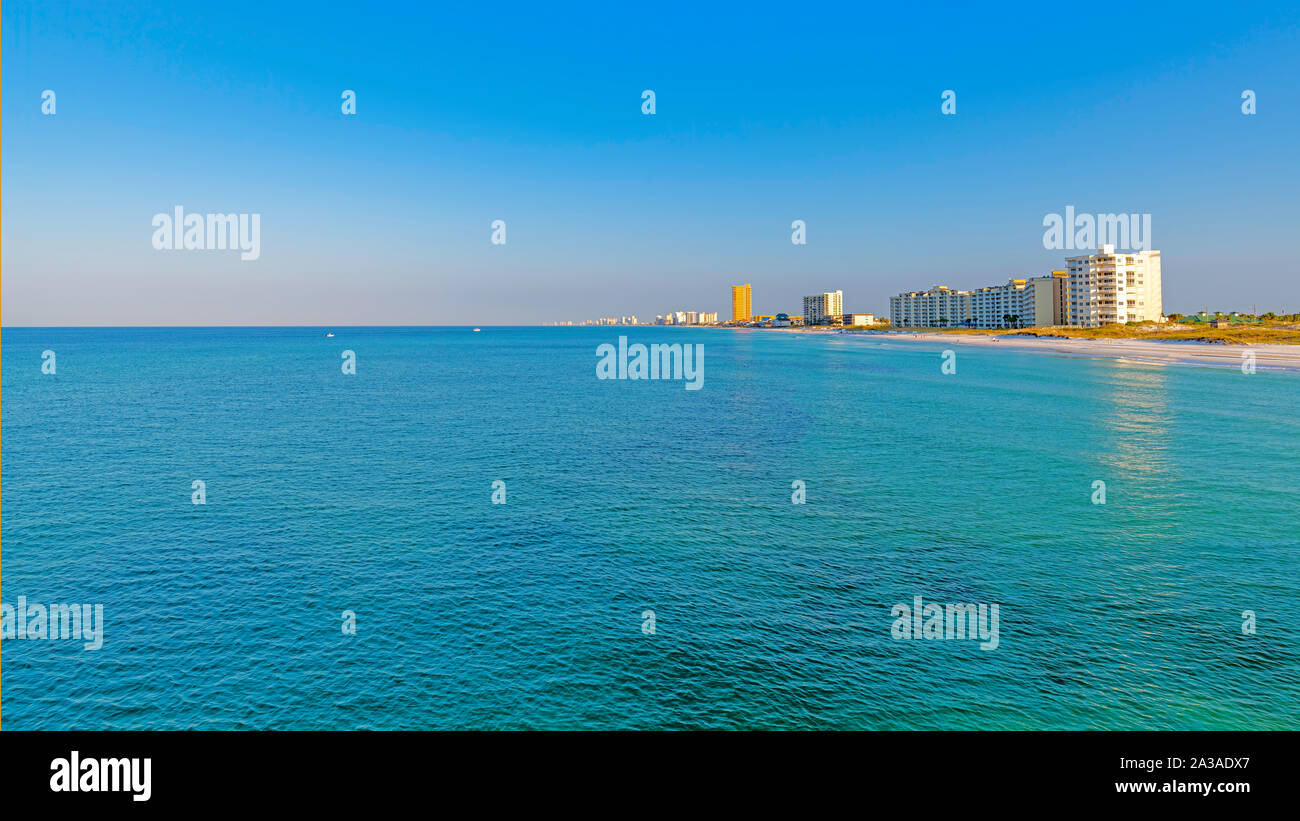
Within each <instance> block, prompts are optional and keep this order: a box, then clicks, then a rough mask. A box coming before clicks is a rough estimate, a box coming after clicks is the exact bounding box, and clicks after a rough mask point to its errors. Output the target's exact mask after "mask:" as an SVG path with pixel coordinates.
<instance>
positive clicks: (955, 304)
mask: <svg viewBox="0 0 1300 821" xmlns="http://www.w3.org/2000/svg"><path fill="white" fill-rule="evenodd" d="M1067 283H1068V279H1067V277H1066V275H1065V273H1064V272H1062V271H1053V272H1052V274H1051V275H1049V276H1041V277H1028V278H1025V279H1012V280H1009V281H1008V282H1007V284H1005V285H990V286H988V287H985V288H975V289H973V290H968V291H965V290H963V291H959V290H953V289H952V288H949V287H947V286H945V285H936V286H934V287H933V288H931V289H930V290H928V291H911V292H908V293H902V294H899V295H898V296H892V297H890V298H889V321H890V324H892V325H893V326H895V327H899V326H902V327H923V328H957V327H963V328H1005V327H1007V326H1014V327H1022V328H1029V327H1034V326H1042V325H1063V324H1065V318H1064V312H1065V305H1066V297H1065V293H1066V288H1067Z"/></svg>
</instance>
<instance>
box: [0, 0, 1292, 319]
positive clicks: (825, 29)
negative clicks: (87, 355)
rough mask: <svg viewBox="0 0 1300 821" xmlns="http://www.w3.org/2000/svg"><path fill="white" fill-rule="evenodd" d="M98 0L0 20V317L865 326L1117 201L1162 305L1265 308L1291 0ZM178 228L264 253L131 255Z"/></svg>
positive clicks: (971, 279)
mask: <svg viewBox="0 0 1300 821" xmlns="http://www.w3.org/2000/svg"><path fill="white" fill-rule="evenodd" d="M129 5H130V4H118V3H111V4H101V3H90V2H85V3H82V2H77V3H68V2H57V0H53V1H50V2H40V3H33V2H5V3H4V4H3V25H4V29H3V129H4V131H3V163H4V166H3V174H4V176H3V196H4V201H3V320H4V323H5V324H7V325H70V324H78V325H79V324H96V325H104V324H107V325H193V324H204V325H207V324H222V325H224V324H320V325H341V324H510V323H521V324H523V323H533V322H543V321H550V320H555V319H575V320H577V319H583V318H588V317H596V316H608V315H623V314H637V315H639V316H641V317H646V316H651V317H653V315H654V314H657V313H664V312H666V311H669V310H716V311H721V312H723V313H724V315H725V314H726V313H727V312H728V311H729V307H730V305H729V287H728V286H730V285H731V284H733V283H738V282H752V283H753V285H754V302H753V307H754V310H755V312H756V313H775V312H778V311H789V312H796V311H798V310H799V297H800V296H801V295H803V294H805V293H814V292H820V291H823V290H826V289H834V288H840V289H843V291H844V294H845V308H846V310H853V311H868V312H877V313H884V312H886V311H887V307H888V297H889V295H890V294H893V293H897V292H899V291H900V290H905V289H913V288H924V287H928V286H930V285H933V284H936V283H942V284H947V285H951V286H954V287H976V286H980V285H987V284H993V283H998V282H1002V281H1005V279H1006V278H1007V277H1009V276H1013V275H1015V276H1023V275H1025V274H1041V273H1046V272H1047V271H1049V270H1050V269H1052V268H1059V267H1061V262H1062V260H1063V258H1064V256H1065V252H1055V251H1046V250H1044V249H1043V247H1042V234H1043V230H1044V229H1043V227H1042V220H1043V216H1044V215H1045V214H1047V213H1051V212H1062V211H1063V210H1064V208H1065V206H1067V205H1073V206H1075V208H1076V209H1078V210H1079V211H1080V212H1092V213H1097V212H1103V213H1110V212H1144V213H1150V214H1151V215H1152V223H1153V234H1154V247H1156V248H1158V249H1160V250H1161V251H1162V252H1163V260H1164V296H1165V303H1164V304H1165V310H1166V311H1184V312H1185V311H1190V310H1197V309H1200V308H1202V307H1205V306H1209V307H1211V308H1221V309H1229V310H1230V309H1249V308H1250V307H1251V306H1252V305H1255V304H1258V306H1259V308H1260V310H1267V309H1280V308H1285V309H1287V310H1289V311H1300V264H1298V263H1297V252H1296V248H1295V238H1296V235H1297V223H1300V128H1298V127H1300V9H1298V8H1297V6H1296V4H1295V3H1293V2H1292V3H1286V4H1276V5H1274V4H1262V5H1253V4H1248V3H1238V4H1232V5H1230V6H1225V5H1224V4H1222V3H1208V2H1207V3H1202V2H1183V3H1169V4H1161V5H1159V6H1144V7H1143V8H1136V7H1132V6H1129V5H1110V6H1098V5H1095V4H1093V5H1082V6H1080V5H1077V4H1026V5H1024V6H1018V7H1012V6H1006V7H1003V8H1002V9H994V8H992V7H990V6H987V5H985V4H970V3H964V4H959V5H956V4H955V5H952V6H927V5H925V4H921V3H903V4H888V5H887V6H880V7H877V8H870V7H864V6H862V5H860V4H843V5H816V4H793V5H792V4H780V5H772V6H763V5H760V4H752V3H744V4H739V3H737V4H733V5H729V6H726V7H717V8H707V7H705V6H704V5H703V4H699V3H683V4H662V3H660V4H653V5H651V6H647V5H645V4H611V3H591V4H584V5H572V4H571V5H556V4H530V5H529V6H515V5H513V4H510V3H490V4H478V3H467V4H456V5H454V6H447V7H443V6H441V4H438V3H424V2H422V3H410V4H405V3H397V4H392V6H391V7H390V6H389V5H388V4H382V3H372V4H362V5H360V6H354V5H351V4H349V5H348V6H343V5H340V6H338V7H333V6H331V5H330V4H329V3H304V4H301V5H295V6H293V7H292V8H286V7H284V6H283V5H282V4H279V3H268V2H258V3H242V2H223V3H209V2H204V3H188V2H177V3H168V4H139V5H140V6H141V7H139V8H130V7H129ZM144 6H147V8H145V7H144ZM45 89H50V90H53V91H55V92H56V94H57V97H56V104H57V113H56V114H55V115H53V116H45V115H43V114H42V113H41V93H42V91H43V90H45ZM344 89H354V90H355V91H356V93H357V115H356V116H354V117H349V116H344V115H343V114H342V113H341V112H340V103H341V101H340V94H341V92H342V91H343V90H344ZM643 89H653V90H654V91H655V92H656V95H657V113H656V114H655V115H654V116H646V115H643V114H642V113H641V92H642V90H643ZM945 89H952V90H954V91H956V92H957V114H956V115H955V116H943V115H942V114H941V113H940V103H941V100H940V95H941V93H942V92H943V91H944V90H945ZM1243 89H1252V90H1254V91H1255V92H1256V94H1257V99H1258V103H1257V104H1258V114H1256V115H1254V116H1245V115H1243V114H1242V113H1241V92H1242V90H1243ZM176 205H181V206H183V207H184V208H185V209H186V210H187V211H195V212H248V213H259V214H261V215H262V216H261V219H262V229H261V245H262V252H261V257H260V258H259V259H258V260H256V261H254V262H241V261H240V260H239V256H238V255H237V254H235V253H223V252H197V251H190V252H167V251H155V250H154V249H153V247H152V245H151V237H152V235H153V228H152V227H151V219H152V217H153V215H154V214H156V213H160V212H170V211H171V210H172V208H173V207H174V206H176ZM495 219H503V220H505V221H506V223H507V244H506V245H504V246H494V245H492V244H491V242H490V241H489V238H490V233H491V231H490V224H491V222H492V221H493V220H495ZM794 219H802V220H805V221H806V223H807V226H808V244H807V245H805V246H795V245H792V244H791V243H790V223H791V221H792V220H794Z"/></svg>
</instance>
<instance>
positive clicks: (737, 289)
mask: <svg viewBox="0 0 1300 821" xmlns="http://www.w3.org/2000/svg"><path fill="white" fill-rule="evenodd" d="M752 296H753V289H752V288H751V287H750V286H749V285H732V286H731V321H732V322H748V321H749V318H750V317H751V316H753V315H754V312H753V306H752V305H751V302H750V300H751V298H752Z"/></svg>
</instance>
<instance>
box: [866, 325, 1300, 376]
mask: <svg viewBox="0 0 1300 821" xmlns="http://www.w3.org/2000/svg"><path fill="white" fill-rule="evenodd" d="M1049 333H1050V332H1049ZM847 335H851V336H860V337H862V338H865V339H874V340H878V341H881V342H925V343H930V344H943V345H979V346H981V347H985V348H1007V349H1014V350H1027V351H1042V352H1046V353H1056V354H1066V355H1068V356H1083V357H1101V358H1106V359H1123V360H1127V361H1130V362H1148V363H1152V364H1185V365H1217V366H1221V367H1231V368H1240V367H1241V363H1242V361H1243V360H1242V354H1243V353H1244V352H1246V351H1251V352H1253V353H1254V354H1255V366H1256V367H1257V368H1269V369H1283V370H1296V371H1300V345H1217V344H1213V343H1206V342H1158V341H1155V340H1146V339H1035V338H1033V337H1022V336H992V335H985V334H942V333H919V334H914V333H907V332H897V331H894V332H891V331H868V332H860V331H850V332H847Z"/></svg>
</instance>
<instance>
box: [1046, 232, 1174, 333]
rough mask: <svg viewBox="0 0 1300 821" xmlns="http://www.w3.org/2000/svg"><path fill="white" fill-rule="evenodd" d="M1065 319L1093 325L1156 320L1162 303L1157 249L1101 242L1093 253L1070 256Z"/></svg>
mask: <svg viewBox="0 0 1300 821" xmlns="http://www.w3.org/2000/svg"><path fill="white" fill-rule="evenodd" d="M1066 268H1067V269H1068V271H1069V279H1070V295H1069V317H1068V322H1069V324H1071V325H1075V326H1078V327H1082V328H1096V327H1099V326H1101V325H1110V324H1112V323H1116V322H1120V323H1123V322H1147V321H1155V322H1159V321H1160V320H1161V318H1162V315H1163V311H1164V305H1163V299H1162V297H1161V293H1160V252H1159V251H1127V252H1118V253H1117V252H1116V251H1115V246H1114V245H1103V246H1102V247H1101V250H1099V251H1097V252H1096V253H1092V254H1085V255H1083V256H1078V257H1070V258H1069V259H1067V260H1066Z"/></svg>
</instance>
